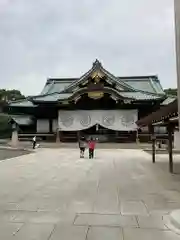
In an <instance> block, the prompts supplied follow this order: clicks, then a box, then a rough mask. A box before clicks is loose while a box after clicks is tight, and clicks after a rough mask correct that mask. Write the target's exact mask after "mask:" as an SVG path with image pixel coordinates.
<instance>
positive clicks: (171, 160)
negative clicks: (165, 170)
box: [167, 123, 174, 173]
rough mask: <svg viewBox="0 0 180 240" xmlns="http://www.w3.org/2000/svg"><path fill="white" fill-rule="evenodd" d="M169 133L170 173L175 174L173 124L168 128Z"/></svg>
mask: <svg viewBox="0 0 180 240" xmlns="http://www.w3.org/2000/svg"><path fill="white" fill-rule="evenodd" d="M167 131H168V153H169V171H170V173H173V131H174V127H173V125H172V123H169V124H168V126H167Z"/></svg>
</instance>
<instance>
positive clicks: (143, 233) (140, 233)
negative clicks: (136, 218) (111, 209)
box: [123, 228, 180, 240]
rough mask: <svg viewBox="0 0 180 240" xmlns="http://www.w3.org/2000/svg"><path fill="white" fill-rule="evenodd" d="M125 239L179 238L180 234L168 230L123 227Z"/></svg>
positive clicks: (156, 239)
mask: <svg viewBox="0 0 180 240" xmlns="http://www.w3.org/2000/svg"><path fill="white" fill-rule="evenodd" d="M123 234H124V239H125V240H134V239H138V240H152V239H153V240H179V239H180V236H179V235H176V234H175V233H173V232H170V231H159V230H154V229H153V230H152V229H151V230H150V229H127V228H126V229H124V230H123Z"/></svg>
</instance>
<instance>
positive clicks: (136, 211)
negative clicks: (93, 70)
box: [121, 201, 148, 215]
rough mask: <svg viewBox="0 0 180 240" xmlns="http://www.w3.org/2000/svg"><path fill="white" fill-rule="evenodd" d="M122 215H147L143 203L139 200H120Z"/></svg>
mask: <svg viewBox="0 0 180 240" xmlns="http://www.w3.org/2000/svg"><path fill="white" fill-rule="evenodd" d="M121 213H122V215H148V212H147V208H146V206H145V204H144V203H143V202H141V201H122V202H121Z"/></svg>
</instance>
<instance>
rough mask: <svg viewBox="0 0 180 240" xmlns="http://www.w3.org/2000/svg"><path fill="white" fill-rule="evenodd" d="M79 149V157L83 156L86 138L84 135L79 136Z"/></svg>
mask: <svg viewBox="0 0 180 240" xmlns="http://www.w3.org/2000/svg"><path fill="white" fill-rule="evenodd" d="M79 149H80V158H84V152H85V149H86V139H85V137H80V139H79Z"/></svg>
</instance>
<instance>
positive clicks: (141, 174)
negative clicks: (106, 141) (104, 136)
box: [0, 149, 180, 240]
mask: <svg viewBox="0 0 180 240" xmlns="http://www.w3.org/2000/svg"><path fill="white" fill-rule="evenodd" d="M86 154H87V153H86ZM164 158H165V157H164V156H163V157H162V158H159V161H160V163H159V164H156V165H153V164H152V163H151V156H150V155H149V154H148V153H145V152H143V151H141V150H127V149H126V150H123V149H121V150H115V149H111V150H103V149H99V150H96V157H95V159H93V160H89V159H88V158H85V159H80V158H79V152H78V150H76V149H38V150H37V152H36V153H33V154H28V155H25V156H21V157H17V158H13V159H11V160H6V161H3V162H0V239H2V240H9V239H14V240H16V239H17V240H25V239H26V240H59V239H65V240H71V239H72V240H99V239H104V240H106V239H107V240H109V239H111V240H134V239H138V240H145V239H146V240H151V239H153V240H161V239H163V240H167V239H170V240H180V235H177V234H175V233H173V232H172V231H170V230H169V229H168V225H166V221H165V219H166V215H167V214H168V213H169V212H171V210H173V209H176V208H180V201H179V199H180V184H179V182H180V175H170V174H169V173H168V171H167V169H166V167H164V166H165V165H164V162H165V161H166V159H164ZM177 160H178V159H177ZM162 165H163V167H162Z"/></svg>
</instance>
